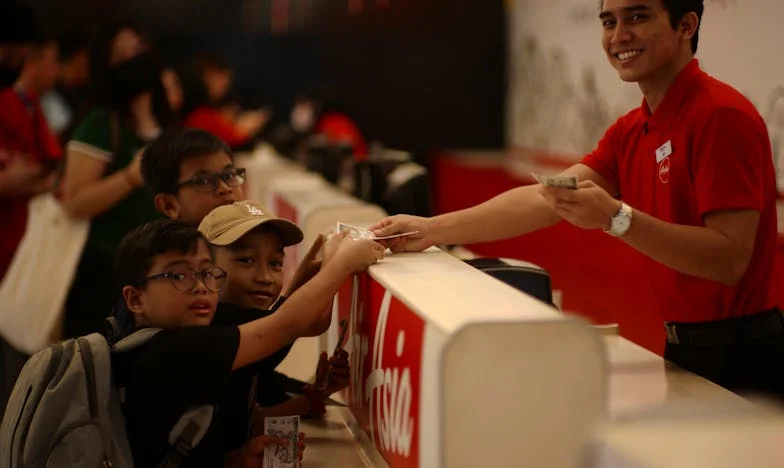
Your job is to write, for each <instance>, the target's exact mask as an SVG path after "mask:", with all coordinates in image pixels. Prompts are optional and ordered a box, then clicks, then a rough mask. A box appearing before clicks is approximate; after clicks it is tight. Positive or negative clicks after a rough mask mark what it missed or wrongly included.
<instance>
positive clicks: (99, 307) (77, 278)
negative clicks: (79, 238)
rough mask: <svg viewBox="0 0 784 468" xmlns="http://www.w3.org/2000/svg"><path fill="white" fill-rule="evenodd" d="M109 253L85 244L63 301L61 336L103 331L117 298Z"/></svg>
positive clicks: (66, 336) (68, 336) (76, 335)
mask: <svg viewBox="0 0 784 468" xmlns="http://www.w3.org/2000/svg"><path fill="white" fill-rule="evenodd" d="M113 270H114V268H113V265H112V256H111V255H110V254H107V253H104V252H101V251H98V250H95V249H91V248H90V247H89V246H88V247H85V249H84V252H83V253H82V257H81V259H80V261H79V266H78V267H77V270H76V274H75V275H74V281H73V284H72V285H71V290H70V291H69V292H68V298H67V299H66V302H65V318H64V322H63V338H75V337H78V336H84V335H89V334H90V333H94V332H101V333H103V332H104V330H105V325H104V324H105V319H106V317H107V316H108V315H109V313H110V312H111V310H112V306H114V304H115V303H116V302H117V300H118V299H119V298H120V294H121V291H120V289H119V288H118V287H117V286H116V284H115V281H114V272H113Z"/></svg>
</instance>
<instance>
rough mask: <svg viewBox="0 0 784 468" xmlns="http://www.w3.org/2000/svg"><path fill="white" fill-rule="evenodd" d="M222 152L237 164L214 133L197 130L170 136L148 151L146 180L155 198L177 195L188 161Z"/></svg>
mask: <svg viewBox="0 0 784 468" xmlns="http://www.w3.org/2000/svg"><path fill="white" fill-rule="evenodd" d="M219 151H222V152H224V153H226V154H227V155H229V158H231V159H232V160H234V154H233V153H232V152H231V149H230V148H229V146H228V145H227V144H226V143H224V142H223V140H221V139H220V138H218V137H216V136H215V135H213V134H212V133H209V132H205V131H204V130H197V129H187V130H179V131H172V132H166V133H164V134H162V135H161V136H160V137H158V138H157V139H156V140H155V141H153V142H152V143H150V146H148V147H147V149H146V150H144V156H143V157H142V178H143V179H144V183H145V185H147V188H148V189H150V191H151V192H152V193H153V195H157V194H159V193H176V191H177V190H176V187H177V183H178V182H179V180H180V168H181V167H182V163H183V162H184V161H187V160H188V159H191V158H194V157H198V156H204V155H206V154H210V153H216V152H219Z"/></svg>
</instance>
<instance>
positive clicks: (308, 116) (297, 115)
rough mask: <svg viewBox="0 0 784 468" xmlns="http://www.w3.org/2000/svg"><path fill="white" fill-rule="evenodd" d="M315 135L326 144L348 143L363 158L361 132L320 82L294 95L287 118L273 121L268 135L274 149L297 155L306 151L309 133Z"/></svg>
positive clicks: (335, 96) (363, 146)
mask: <svg viewBox="0 0 784 468" xmlns="http://www.w3.org/2000/svg"><path fill="white" fill-rule="evenodd" d="M317 135H318V136H320V137H321V138H320V140H321V142H322V143H324V144H327V145H332V146H337V145H348V146H351V148H352V151H353V153H354V157H355V159H356V160H357V161H364V160H365V159H367V155H368V145H367V142H366V140H365V138H364V136H363V135H362V133H361V132H360V131H359V127H357V125H356V124H355V123H354V121H353V120H352V119H351V118H350V117H349V116H348V114H346V113H345V112H343V110H342V109H341V106H340V105H339V104H338V99H337V94H336V93H335V92H334V91H333V90H332V89H331V87H328V86H322V87H321V88H320V90H319V91H317V92H311V93H302V94H299V95H297V96H296V97H295V98H294V101H293V103H292V105H291V112H290V114H289V118H288V121H287V122H283V123H281V124H279V125H277V126H276V127H275V128H274V129H273V130H271V131H270V132H269V134H268V137H269V140H270V142H271V143H272V144H273V145H274V146H275V147H276V149H277V150H278V152H280V153H282V154H285V155H288V156H289V157H297V155H298V154H299V153H301V152H302V151H307V148H308V146H309V143H310V141H311V137H313V136H317Z"/></svg>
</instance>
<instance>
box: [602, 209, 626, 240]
mask: <svg viewBox="0 0 784 468" xmlns="http://www.w3.org/2000/svg"><path fill="white" fill-rule="evenodd" d="M631 225H632V207H631V206H629V205H627V204H626V203H624V202H621V209H620V210H618V212H617V213H615V216H613V217H612V219H611V220H610V229H605V230H604V232H606V233H607V234H609V235H611V236H615V237H621V236H622V235H624V234H626V231H628V230H629V228H630V227H631Z"/></svg>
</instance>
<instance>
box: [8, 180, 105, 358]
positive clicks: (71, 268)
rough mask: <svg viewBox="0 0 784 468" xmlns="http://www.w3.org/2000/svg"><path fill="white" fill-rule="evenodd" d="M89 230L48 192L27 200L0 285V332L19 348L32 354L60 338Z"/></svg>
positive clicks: (83, 222) (88, 225)
mask: <svg viewBox="0 0 784 468" xmlns="http://www.w3.org/2000/svg"><path fill="white" fill-rule="evenodd" d="M89 229H90V222H89V221H87V220H82V221H74V220H73V219H71V218H70V217H69V216H68V215H67V214H66V212H65V210H64V209H63V207H62V206H61V205H60V202H59V201H57V199H56V198H55V197H54V195H53V194H51V193H45V194H42V195H38V196H36V197H35V198H33V199H31V200H30V204H29V215H28V218H27V229H26V231H25V234H24V237H23V238H22V242H21V243H20V244H19V248H18V249H17V251H16V253H15V254H14V258H13V260H12V261H11V265H10V267H9V268H8V271H7V272H6V275H5V278H3V280H2V283H0V335H2V337H3V338H4V339H5V340H6V341H7V342H8V343H9V344H10V345H11V346H13V347H14V348H16V349H17V350H18V351H20V352H23V353H26V354H34V353H36V352H38V351H40V350H41V349H43V348H45V347H47V346H48V345H49V344H51V343H52V342H54V341H57V340H59V338H60V335H61V328H62V318H63V311H64V306H65V300H66V298H67V295H68V291H69V290H70V288H71V283H72V281H73V277H74V274H75V273H76V267H77V266H78V264H79V259H80V258H81V255H82V250H83V249H84V244H85V241H86V240H87V234H88V233H89Z"/></svg>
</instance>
